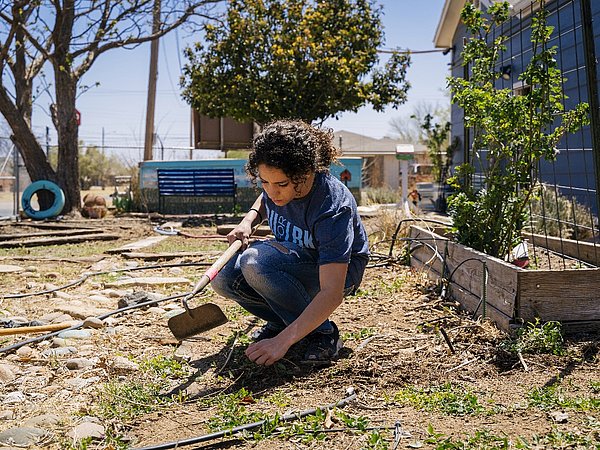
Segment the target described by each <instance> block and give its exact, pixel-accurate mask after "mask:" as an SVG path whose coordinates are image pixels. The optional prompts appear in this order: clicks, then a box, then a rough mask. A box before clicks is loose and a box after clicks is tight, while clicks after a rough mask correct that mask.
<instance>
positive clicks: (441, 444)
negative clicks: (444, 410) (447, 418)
mask: <svg viewBox="0 0 600 450" xmlns="http://www.w3.org/2000/svg"><path fill="white" fill-rule="evenodd" d="M427 434H428V437H427V438H426V439H425V443H426V444H431V445H435V448H436V450H464V449H494V450H505V449H506V450H508V449H512V448H525V447H524V446H523V443H522V441H521V440H520V439H518V440H517V442H511V441H510V440H509V438H508V437H507V436H497V435H495V434H493V433H491V432H490V431H488V430H477V431H475V432H474V433H473V434H472V435H467V436H466V437H465V439H464V440H458V439H457V440H454V439H452V437H448V436H446V435H444V434H443V433H437V432H436V431H435V430H434V428H433V426H432V425H431V424H430V425H429V426H428V427H427Z"/></svg>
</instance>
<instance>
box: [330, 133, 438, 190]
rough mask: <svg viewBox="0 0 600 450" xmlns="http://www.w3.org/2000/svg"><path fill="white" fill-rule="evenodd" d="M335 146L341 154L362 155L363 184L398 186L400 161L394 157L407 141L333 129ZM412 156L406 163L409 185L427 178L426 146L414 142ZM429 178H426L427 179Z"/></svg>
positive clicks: (390, 187)
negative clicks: (397, 149) (398, 148)
mask: <svg viewBox="0 0 600 450" xmlns="http://www.w3.org/2000/svg"><path fill="white" fill-rule="evenodd" d="M334 142H335V145H336V146H337V147H338V148H340V149H341V150H342V154H343V156H344V157H362V158H363V169H362V178H363V179H362V185H363V186H369V187H386V188H389V189H397V188H398V187H399V186H400V179H401V172H400V161H399V160H398V159H397V158H396V148H397V147H398V146H399V145H400V146H403V145H406V142H404V141H400V140H397V139H392V138H389V137H384V138H381V139H376V138H372V137H368V136H363V135H361V134H356V133H352V132H350V131H343V130H342V131H336V132H335V133H334ZM413 147H414V159H413V160H412V161H410V164H409V166H408V167H409V174H408V175H409V177H408V179H409V187H411V188H412V187H413V186H414V183H416V182H417V181H424V180H423V179H422V177H423V176H425V177H427V171H428V168H430V166H431V164H430V163H429V157H428V155H427V147H425V146H424V145H421V144H414V145H413ZM428 180H429V179H428Z"/></svg>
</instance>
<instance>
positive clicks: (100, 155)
mask: <svg viewBox="0 0 600 450" xmlns="http://www.w3.org/2000/svg"><path fill="white" fill-rule="evenodd" d="M57 150H58V149H57V148H56V147H51V148H50V152H49V154H48V162H49V163H50V165H51V166H52V167H56V165H57V162H58V151H57ZM78 161H79V187H80V189H83V190H87V189H89V188H90V187H91V186H103V187H104V186H106V185H108V184H110V182H111V181H112V179H113V177H114V176H115V175H129V174H130V173H131V168H129V167H127V166H126V165H125V164H123V162H122V161H121V160H120V159H119V158H118V157H117V156H115V155H110V156H107V155H106V154H105V153H104V152H103V151H102V150H101V149H99V148H98V147H96V146H93V145H92V146H86V145H85V144H84V143H83V142H80V143H79V154H78Z"/></svg>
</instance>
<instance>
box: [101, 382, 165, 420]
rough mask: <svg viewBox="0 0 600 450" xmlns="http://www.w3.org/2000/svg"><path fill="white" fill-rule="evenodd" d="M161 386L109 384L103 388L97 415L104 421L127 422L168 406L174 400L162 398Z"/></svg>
mask: <svg viewBox="0 0 600 450" xmlns="http://www.w3.org/2000/svg"><path fill="white" fill-rule="evenodd" d="M160 389H161V384H159V383H148V382H128V383H120V382H109V383H106V384H104V385H103V386H102V388H101V390H100V395H99V402H98V411H97V414H98V415H99V416H100V417H102V418H104V419H118V420H119V421H121V422H126V421H128V420H131V419H133V418H135V417H137V416H140V415H142V414H147V413H150V412H152V411H155V410H156V409H158V408H160V407H163V406H166V405H168V404H169V403H171V402H172V401H173V399H169V398H165V397H161V396H160Z"/></svg>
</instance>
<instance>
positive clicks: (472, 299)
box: [411, 257, 512, 331]
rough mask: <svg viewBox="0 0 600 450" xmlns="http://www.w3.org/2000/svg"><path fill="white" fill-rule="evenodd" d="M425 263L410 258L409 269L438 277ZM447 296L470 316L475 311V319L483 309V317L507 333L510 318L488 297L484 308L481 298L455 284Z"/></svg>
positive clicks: (480, 314)
mask: <svg viewBox="0 0 600 450" xmlns="http://www.w3.org/2000/svg"><path fill="white" fill-rule="evenodd" d="M425 262H426V261H421V260H420V259H419V258H418V257H415V258H412V257H411V267H415V268H417V269H421V270H423V271H425V272H427V271H430V275H439V272H437V270H435V269H434V268H432V266H430V265H426V264H425ZM448 294H449V295H450V296H451V297H452V298H453V299H455V300H456V301H458V302H459V303H460V304H461V306H462V307H463V308H464V309H465V310H467V311H469V312H470V313H471V314H473V313H474V312H475V310H477V314H476V317H481V316H482V315H483V312H484V308H485V317H488V318H490V319H491V320H493V321H494V322H495V323H496V324H497V325H498V327H499V328H500V329H502V330H505V331H509V330H510V323H511V321H512V316H510V315H507V314H505V313H504V312H503V311H502V310H500V309H498V308H496V307H495V306H494V303H493V302H490V299H489V297H488V298H486V300H487V301H486V302H485V306H484V303H483V301H482V300H481V297H477V296H475V295H473V294H472V293H471V292H469V291H468V290H466V289H464V288H463V287H461V286H460V285H458V284H457V283H456V282H452V283H450V290H449V292H448Z"/></svg>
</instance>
